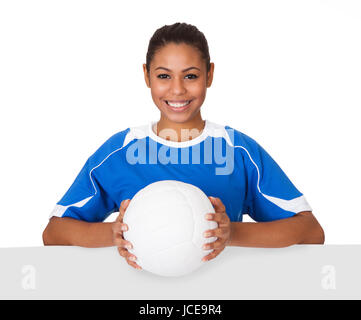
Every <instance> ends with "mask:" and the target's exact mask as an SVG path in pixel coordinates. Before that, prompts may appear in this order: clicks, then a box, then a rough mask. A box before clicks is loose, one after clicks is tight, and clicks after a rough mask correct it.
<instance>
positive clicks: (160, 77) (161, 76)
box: [157, 74, 168, 79]
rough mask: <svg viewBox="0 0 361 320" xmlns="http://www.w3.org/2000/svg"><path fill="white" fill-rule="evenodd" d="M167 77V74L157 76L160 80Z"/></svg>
mask: <svg viewBox="0 0 361 320" xmlns="http://www.w3.org/2000/svg"><path fill="white" fill-rule="evenodd" d="M165 77H168V75H167V74H159V75H158V76H157V78H159V79H165Z"/></svg>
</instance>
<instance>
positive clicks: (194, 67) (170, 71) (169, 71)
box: [155, 67, 201, 72]
mask: <svg viewBox="0 0 361 320" xmlns="http://www.w3.org/2000/svg"><path fill="white" fill-rule="evenodd" d="M158 69H163V70H166V71H169V72H171V71H172V70H170V69H168V68H165V67H158V68H155V70H158ZM191 69H197V70H199V71H201V69H199V68H197V67H189V68H187V69H184V70H182V72H186V71H188V70H191Z"/></svg>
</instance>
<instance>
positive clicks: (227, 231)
mask: <svg viewBox="0 0 361 320" xmlns="http://www.w3.org/2000/svg"><path fill="white" fill-rule="evenodd" d="M208 198H209V200H210V201H211V203H212V205H213V207H214V210H215V213H208V214H207V215H206V219H207V220H209V221H216V222H217V223H218V228H216V229H211V230H207V231H206V232H205V233H204V236H205V238H209V237H217V238H218V239H217V240H216V241H214V242H210V243H207V244H205V245H204V246H203V249H205V250H210V249H213V251H212V252H211V253H210V254H208V255H207V256H205V257H204V258H203V259H202V260H203V261H209V260H211V259H214V258H215V257H217V256H218V255H219V254H220V253H221V252H222V251H223V249H224V248H225V247H226V246H227V244H228V243H229V241H230V236H231V221H230V220H229V218H228V215H227V213H226V208H225V206H224V204H223V203H222V201H221V199H219V198H214V197H208ZM208 216H209V218H208Z"/></svg>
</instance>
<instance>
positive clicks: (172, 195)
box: [123, 180, 218, 276]
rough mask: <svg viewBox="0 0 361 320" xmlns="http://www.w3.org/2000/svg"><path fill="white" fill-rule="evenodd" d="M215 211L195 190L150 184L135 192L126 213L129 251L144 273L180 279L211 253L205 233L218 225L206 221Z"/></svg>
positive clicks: (171, 184) (170, 182) (170, 183)
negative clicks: (207, 247)
mask: <svg viewBox="0 0 361 320" xmlns="http://www.w3.org/2000/svg"><path fill="white" fill-rule="evenodd" d="M214 212H215V211H214V208H213V206H212V204H211V202H210V200H209V199H208V197H207V196H206V195H205V194H204V192H203V191H202V190H201V189H199V188H198V187H196V186H194V185H192V184H188V183H184V182H180V181H175V180H163V181H158V182H154V183H151V184H149V185H148V186H146V187H145V188H143V189H141V190H140V191H138V192H137V193H136V194H135V196H134V197H133V199H131V201H130V203H129V205H128V208H127V209H126V211H125V214H124V218H123V222H124V223H125V224H127V225H128V231H126V232H124V233H123V237H124V239H126V240H128V241H130V242H131V243H132V245H133V249H130V250H129V251H130V252H131V253H133V254H134V255H135V256H136V257H137V264H138V265H139V266H141V267H142V268H143V269H144V270H147V271H149V272H152V273H154V274H158V275H161V276H182V275H185V274H188V273H191V272H193V271H194V270H196V269H198V268H199V267H200V266H201V265H202V264H203V263H204V262H203V261H202V258H203V257H204V256H206V255H207V254H209V253H210V252H211V251H212V250H204V249H203V248H202V247H203V245H204V244H205V243H208V242H213V241H215V240H216V239H217V238H215V237H211V238H205V237H204V234H203V233H204V232H205V231H206V230H209V229H215V228H217V227H218V224H217V223H216V222H215V221H208V220H206V218H205V215H206V214H207V213H214Z"/></svg>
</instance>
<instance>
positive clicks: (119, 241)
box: [113, 235, 133, 250]
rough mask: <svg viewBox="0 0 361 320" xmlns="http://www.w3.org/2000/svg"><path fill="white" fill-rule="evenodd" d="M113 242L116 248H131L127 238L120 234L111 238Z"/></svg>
mask: <svg viewBox="0 0 361 320" xmlns="http://www.w3.org/2000/svg"><path fill="white" fill-rule="evenodd" d="M113 243H114V245H115V246H116V247H118V248H124V249H126V250H130V249H132V248H133V246H132V244H131V243H130V242H129V241H127V240H124V238H123V237H122V236H118V235H117V236H116V237H115V238H114V239H113Z"/></svg>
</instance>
